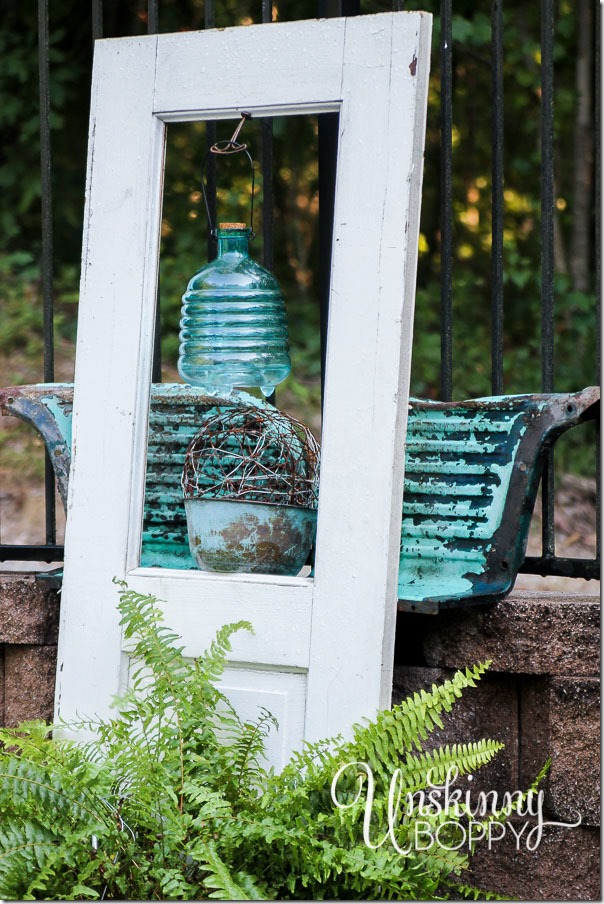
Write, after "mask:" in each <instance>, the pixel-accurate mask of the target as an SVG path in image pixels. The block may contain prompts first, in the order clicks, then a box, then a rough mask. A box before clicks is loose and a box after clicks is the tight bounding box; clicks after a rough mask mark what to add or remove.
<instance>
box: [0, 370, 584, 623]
mask: <svg viewBox="0 0 604 904" xmlns="http://www.w3.org/2000/svg"><path fill="white" fill-rule="evenodd" d="M72 396H73V387H72V386H71V385H69V384H40V385H39V386H23V387H9V388H7V389H4V390H0V411H1V412H2V413H3V414H13V415H16V416H18V417H20V418H22V419H23V420H25V421H27V422H28V423H30V424H32V426H34V427H35V429H36V430H38V431H39V432H40V434H41V435H42V437H43V439H44V441H45V443H46V446H47V449H48V451H49V453H50V455H51V458H52V460H53V462H54V464H55V473H56V476H57V481H58V485H59V489H60V492H61V495H62V498H63V500H64V502H65V501H66V498H67V481H68V477H69V465H70V458H71V402H72ZM242 396H243V399H244V401H247V402H249V401H251V399H250V397H246V396H245V394H242ZM599 396H600V393H599V389H598V388H597V387H591V388H588V389H585V390H583V391H582V392H580V393H575V394H571V395H546V396H507V397H499V398H491V399H478V400H475V401H471V402H461V403H444V402H426V401H421V400H418V399H415V400H412V402H411V404H410V410H409V422H408V433H407V444H406V452H405V455H406V471H405V494H404V500H403V520H402V531H401V554H400V570H399V584H398V590H399V608H401V609H402V610H407V611H418V612H433V613H434V612H438V611H439V608H441V607H443V606H451V605H463V604H467V603H471V602H475V601H482V600H489V599H495V598H497V597H500V596H502V595H504V594H505V593H507V592H508V591H509V590H510V589H511V588H512V586H513V584H514V580H515V577H516V574H517V571H518V568H519V567H520V564H521V563H522V560H523V558H524V553H525V548H526V540H527V536H528V527H529V523H530V519H531V514H532V510H533V505H534V500H535V496H536V492H537V486H538V483H539V479H540V476H541V470H542V462H543V452H544V450H545V449H546V448H547V446H548V445H549V444H551V443H552V442H553V441H554V439H555V438H556V437H557V436H559V435H560V433H562V432H564V431H565V430H566V429H568V428H569V427H572V426H573V425H575V424H577V423H579V421H581V420H583V419H585V418H587V417H590V416H594V415H595V409H596V407H597V405H598V404H599ZM255 403H256V404H260V405H264V404H266V403H263V402H259V401H258V400H255ZM228 404H232V402H231V403H229V402H228V400H222V401H221V400H218V399H216V398H215V397H211V396H210V397H209V396H205V395H203V393H201V392H200V391H198V390H195V389H192V388H191V387H187V386H183V385H181V384H154V386H153V387H152V392H151V411H150V416H149V446H148V461H147V475H146V486H145V514H144V524H143V538H142V553H141V564H142V565H157V566H162V567H173V568H191V567H194V566H193V561H192V559H191V555H190V551H189V544H188V536H187V527H186V517H185V511H184V505H183V499H182V490H181V485H180V476H181V472H182V468H183V464H184V458H185V453H186V449H187V446H188V444H189V442H190V440H191V439H192V437H193V436H194V434H195V433H196V432H197V426H198V424H199V421H200V417H201V415H202V413H206V412H208V411H209V410H211V409H212V408H217V407H218V406H221V405H228Z"/></svg>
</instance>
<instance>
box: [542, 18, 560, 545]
mask: <svg viewBox="0 0 604 904" xmlns="http://www.w3.org/2000/svg"><path fill="white" fill-rule="evenodd" d="M541 388H542V391H543V392H553V391H554V7H553V0H541ZM542 499H543V521H542V537H541V544H542V555H543V557H544V558H547V559H549V558H551V557H553V556H554V555H555V545H556V538H555V530H554V455H553V451H552V450H550V451H549V452H548V453H547V456H546V462H545V468H544V471H543V479H542Z"/></svg>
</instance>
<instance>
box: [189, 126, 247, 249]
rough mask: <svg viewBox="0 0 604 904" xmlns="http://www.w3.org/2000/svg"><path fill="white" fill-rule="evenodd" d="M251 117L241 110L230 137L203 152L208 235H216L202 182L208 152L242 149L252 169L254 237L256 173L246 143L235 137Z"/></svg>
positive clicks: (235, 152) (205, 196)
mask: <svg viewBox="0 0 604 904" xmlns="http://www.w3.org/2000/svg"><path fill="white" fill-rule="evenodd" d="M251 118H252V114H251V113H246V112H243V111H242V113H241V121H240V122H239V124H238V125H237V128H236V129H235V131H234V132H233V134H232V135H231V137H230V138H229V139H228V140H227V141H217V142H216V143H215V144H213V145H212V146H211V147H210V148H209V149H208V150H207V151H206V152H205V154H204V157H203V160H202V163H201V191H202V194H203V200H204V203H205V207H206V213H207V217H208V226H209V229H210V235H213V236H216V227H215V225H214V223H213V222H212V214H211V212H210V204H209V201H208V195H207V192H206V187H205V182H204V173H205V168H206V163H207V160H208V156H209V155H210V154H218V155H221V156H224V155H228V154H239V153H241V152H242V151H243V152H244V153H245V155H246V157H247V159H248V160H249V162H250V167H251V170H252V196H251V203H250V233H251V235H250V238H254V236H255V235H256V233H255V232H254V189H255V175H256V174H255V169H254V161H253V160H252V156H251V154H250V152H249V151H248V149H247V144H242V143H241V142H239V141H237V138H238V137H239V133H240V131H241V129H242V128H243V124H244V123H245V121H246V119H251Z"/></svg>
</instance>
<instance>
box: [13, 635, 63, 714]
mask: <svg viewBox="0 0 604 904" xmlns="http://www.w3.org/2000/svg"><path fill="white" fill-rule="evenodd" d="M56 669H57V648H56V646H55V645H54V644H50V645H48V646H43V645H41V644H14V645H8V646H5V647H4V724H5V725H8V726H15V725H18V723H19V722H25V721H29V720H33V719H44V720H45V721H47V722H51V721H52V718H53V710H54V694H55V675H56Z"/></svg>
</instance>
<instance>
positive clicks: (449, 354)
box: [440, 0, 453, 402]
mask: <svg viewBox="0 0 604 904" xmlns="http://www.w3.org/2000/svg"><path fill="white" fill-rule="evenodd" d="M452 44H453V14H452V0H441V4H440V147H441V150H440V256H441V263H440V317H441V320H440V323H441V326H440V392H441V397H442V399H443V401H445V402H450V401H451V399H452V397H453V46H452Z"/></svg>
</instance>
